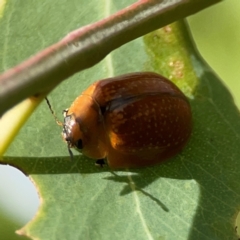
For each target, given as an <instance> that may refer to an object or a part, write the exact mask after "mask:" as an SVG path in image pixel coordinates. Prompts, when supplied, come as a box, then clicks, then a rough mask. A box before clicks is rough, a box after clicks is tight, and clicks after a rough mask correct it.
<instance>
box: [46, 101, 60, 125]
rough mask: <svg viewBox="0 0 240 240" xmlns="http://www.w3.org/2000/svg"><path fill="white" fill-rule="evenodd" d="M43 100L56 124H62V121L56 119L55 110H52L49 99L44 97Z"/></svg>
mask: <svg viewBox="0 0 240 240" xmlns="http://www.w3.org/2000/svg"><path fill="white" fill-rule="evenodd" d="M45 100H46V102H47V105H48V107H49V109H50V111H51V113H52V115H53V117H54V119H55V121H56V123H57V125H59V126H63V123H62V122H61V121H59V120H58V118H57V116H56V114H55V112H54V111H53V109H52V106H51V103H50V101H49V100H48V98H47V97H45Z"/></svg>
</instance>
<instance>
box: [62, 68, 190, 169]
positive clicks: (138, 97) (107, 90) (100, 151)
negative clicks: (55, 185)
mask: <svg viewBox="0 0 240 240" xmlns="http://www.w3.org/2000/svg"><path fill="white" fill-rule="evenodd" d="M191 130H192V113H191V107H190V104H189V102H188V99H187V97H186V96H185V95H184V94H183V93H182V92H181V90H180V89H179V88H178V87H177V86H176V85H174V84H173V83H172V82H171V81H169V80H168V79H166V78H165V77H163V76H161V75H158V74H156V73H152V72H136V73H130V74H126V75H122V76H118V77H114V78H108V79H104V80H99V81H97V82H95V83H93V84H92V85H90V86H89V87H88V88H87V89H86V90H85V91H84V92H83V93H82V94H81V95H80V96H79V97H77V99H76V100H75V101H74V102H73V103H72V105H71V106H70V108H69V109H67V110H65V111H64V123H63V131H62V136H63V138H64V140H65V141H66V142H67V144H68V149H69V152H70V153H71V150H70V148H72V147H73V148H75V149H77V150H79V151H81V152H82V153H83V154H84V155H86V156H88V157H90V158H93V159H96V160H98V162H100V163H101V164H102V160H101V159H106V160H107V163H108V165H109V166H110V168H113V169H118V168H139V167H145V166H151V165H154V164H158V163H161V162H162V161H164V160H166V159H168V158H171V157H173V156H174V155H176V154H177V153H179V152H180V151H181V150H182V149H183V147H184V146H185V145H186V143H187V141H188V139H189V137H190V135H191ZM71 154H72V153H71Z"/></svg>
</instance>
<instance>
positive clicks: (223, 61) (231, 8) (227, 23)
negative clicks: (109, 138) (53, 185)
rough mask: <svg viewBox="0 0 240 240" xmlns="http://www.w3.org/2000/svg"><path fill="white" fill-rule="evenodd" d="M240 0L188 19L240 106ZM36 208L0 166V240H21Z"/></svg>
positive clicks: (19, 176)
mask: <svg viewBox="0 0 240 240" xmlns="http://www.w3.org/2000/svg"><path fill="white" fill-rule="evenodd" d="M239 12H240V1H239V0H228V1H223V2H222V3H220V4H218V5H215V6H212V7H210V8H208V9H206V10H204V11H202V12H200V13H198V14H195V15H194V16H191V17H189V18H188V22H189V26H190V29H191V31H192V35H193V38H194V40H195V42H196V45H197V47H198V49H199V51H200V53H201V54H202V56H203V57H204V58H205V60H206V61H207V62H208V64H209V65H210V66H211V67H212V68H213V69H214V71H215V72H216V73H217V74H218V75H219V76H220V78H221V79H222V80H223V81H224V82H225V84H226V86H227V87H228V88H229V90H230V91H231V92H232V94H233V97H234V99H235V103H236V104H237V106H238V107H240V15H239ZM38 205H39V199H38V195H37V192H36V190H35V188H34V186H33V184H32V183H31V181H30V180H29V179H28V178H27V177H26V176H25V175H24V174H23V173H22V172H20V171H19V170H17V169H15V168H13V167H10V166H3V165H0V239H9V240H14V239H24V238H23V237H19V236H17V235H15V234H14V231H15V230H16V229H18V228H20V227H21V226H23V225H24V224H26V223H27V222H28V221H29V220H31V218H32V217H33V216H34V215H35V213H36V211H37V208H38Z"/></svg>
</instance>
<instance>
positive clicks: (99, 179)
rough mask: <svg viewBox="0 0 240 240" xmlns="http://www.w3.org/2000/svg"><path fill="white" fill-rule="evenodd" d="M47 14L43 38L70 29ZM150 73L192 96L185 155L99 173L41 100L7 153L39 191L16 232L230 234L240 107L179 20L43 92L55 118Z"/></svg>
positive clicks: (60, 235)
mask: <svg viewBox="0 0 240 240" xmlns="http://www.w3.org/2000/svg"><path fill="white" fill-rule="evenodd" d="M53 7H54V6H53ZM92 7H94V6H92ZM35 9H38V8H37V7H36V8H35ZM65 9H66V7H64V6H62V11H63V12H65V11H64V10H65ZM96 11H97V10H96ZM49 12H51V10H50V9H49ZM26 14H27V13H26ZM69 14H71V17H72V19H75V18H74V16H72V12H71V11H70V12H69ZM100 18H102V16H100ZM43 19H46V22H45V24H43V23H42V25H41V27H42V28H39V34H40V35H41V36H43V39H44V36H48V37H49V35H48V31H50V32H51V31H52V29H56V26H55V28H54V27H53V26H54V25H56V24H58V27H59V28H61V30H62V29H63V30H64V29H67V28H68V27H69V26H68V25H69V22H64V21H63V22H62V23H61V24H60V23H57V22H56V21H53V19H55V17H54V18H53V19H51V14H49V16H48V18H43ZM56 19H57V18H56ZM72 21H73V20H72ZM28 24H34V23H33V22H31V23H30V22H28ZM46 25H47V26H46ZM74 27H75V26H74ZM16 31H17V30H16ZM44 31H46V33H44ZM66 31H67V30H66ZM14 32H15V31H14ZM50 35H51V34H50ZM44 40H45V39H44ZM44 40H43V42H44ZM19 41H20V40H19ZM25 41H26V39H25ZM45 41H47V40H45ZM32 42H34V43H36V41H32ZM23 44H26V45H27V43H24V41H23ZM29 45H31V44H29ZM25 47H26V46H25ZM23 49H25V48H24V47H23ZM146 70H148V71H156V72H159V73H162V74H163V75H165V76H166V77H169V78H171V79H172V80H173V81H174V82H175V83H176V84H177V85H178V86H179V87H180V88H181V89H182V90H183V91H184V92H185V93H186V94H187V95H188V96H189V98H190V99H191V100H190V102H191V106H192V111H193V123H194V129H193V133H192V137H191V139H190V141H189V143H188V145H187V147H186V148H185V149H184V151H183V152H182V153H181V154H179V155H178V156H176V157H175V158H173V159H171V160H170V161H167V162H165V163H164V164H161V165H159V166H155V167H151V168H144V169H140V170H138V169H131V170H123V171H115V172H112V171H110V169H108V168H107V167H106V168H104V169H98V168H96V167H95V166H94V161H93V160H90V159H87V158H85V157H84V156H81V155H80V156H79V154H78V153H75V158H74V161H73V162H70V161H69V156H68V152H67V147H66V144H65V143H64V142H63V141H62V140H61V137H60V131H61V129H59V127H58V126H57V125H56V124H55V122H54V119H53V116H52V115H51V113H50V111H49V109H48V107H47V105H46V103H44V102H43V103H42V104H41V105H40V107H39V108H38V109H37V110H36V112H35V113H34V114H33V115H32V116H31V117H30V119H29V121H28V123H27V124H26V125H25V127H24V128H22V130H21V131H20V133H19V135H18V137H17V138H16V140H15V141H14V142H13V144H12V145H11V147H10V148H9V150H8V152H7V154H6V156H5V158H4V159H3V161H4V163H7V164H11V165H14V166H16V167H18V168H20V169H22V170H23V171H24V172H25V173H26V174H29V176H30V178H31V179H32V180H33V181H34V183H35V185H36V187H37V189H38V191H39V194H40V197H41V206H40V209H39V212H38V213H37V215H36V217H35V218H34V219H33V220H32V221H31V222H30V223H29V224H28V225H26V226H25V227H24V228H23V229H21V230H19V233H20V234H25V235H28V236H30V237H32V238H36V239H201V240H202V239H211V240H212V239H234V237H235V232H234V217H235V215H236V214H237V211H238V206H239V200H240V199H239V198H240V197H239V192H240V185H239V180H240V179H239V178H240V176H239V173H238V169H239V164H240V163H239V161H238V156H239V151H240V150H239V148H238V140H239V132H240V131H239V130H240V121H239V112H238V110H237V108H236V107H235V105H234V103H233V100H232V97H231V95H230V94H229V92H228V91H227V89H226V88H225V87H224V86H223V84H222V83H221V81H220V80H219V79H218V78H217V77H216V76H215V75H214V73H212V71H211V70H210V69H209V67H208V66H206V65H205V63H203V62H202V60H201V59H200V58H199V56H198V54H197V53H196V51H195V49H194V48H193V46H192V44H191V41H190V40H189V36H188V32H187V30H186V28H185V24H184V23H182V22H179V23H176V24H172V25H169V26H167V27H165V28H163V29H161V30H158V31H156V32H153V33H151V34H149V35H147V36H145V37H144V38H140V39H137V40H135V41H133V42H131V43H129V44H126V45H124V46H123V47H121V48H119V49H117V50H116V51H114V52H113V53H111V54H110V55H109V56H108V57H107V58H106V59H104V60H103V61H102V62H100V63H99V64H98V65H96V66H94V67H93V68H91V69H89V70H85V71H83V72H81V73H79V74H77V75H75V76H74V77H72V78H71V79H70V80H69V81H67V82H64V83H62V84H61V85H60V86H59V87H58V88H57V89H55V90H54V91H53V92H52V93H51V95H50V97H49V98H50V101H51V104H52V106H53V108H54V110H55V112H56V113H57V115H58V117H59V118H60V116H61V112H62V110H63V109H65V108H67V107H69V105H70V104H71V102H72V101H73V100H74V98H75V97H77V96H78V95H79V94H80V93H81V91H82V90H83V89H85V88H86V87H87V86H88V85H89V84H90V83H92V82H94V81H95V80H97V79H101V78H104V77H109V76H115V75H119V74H122V73H127V72H134V71H146ZM79 78H81V79H83V80H84V81H82V82H81V83H82V84H81V85H80V84H79V81H78V79H79Z"/></svg>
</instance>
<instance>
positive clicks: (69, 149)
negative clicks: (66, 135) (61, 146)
mask: <svg viewBox="0 0 240 240" xmlns="http://www.w3.org/2000/svg"><path fill="white" fill-rule="evenodd" d="M68 152H69V155H70V161H71V162H72V161H73V153H72V150H71V148H70V143H69V142H68Z"/></svg>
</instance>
